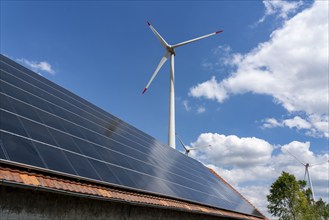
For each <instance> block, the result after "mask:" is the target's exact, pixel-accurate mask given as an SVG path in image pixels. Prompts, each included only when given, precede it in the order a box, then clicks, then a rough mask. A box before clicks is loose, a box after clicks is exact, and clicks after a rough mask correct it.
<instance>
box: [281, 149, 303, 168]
mask: <svg viewBox="0 0 329 220" xmlns="http://www.w3.org/2000/svg"><path fill="white" fill-rule="evenodd" d="M286 151H287V153H288V154H290V155H291V156H292V157H294V158H295V159H296V160H297V161H298V162H299V163H300V164H302V165H303V166H306V164H304V163H303V162H301V161H300V160H299V159H298V158H297V157H296V156H295V155H293V154H292V153H290V152H289V151H288V150H287V149H286Z"/></svg>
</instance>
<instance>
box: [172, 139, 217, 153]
mask: <svg viewBox="0 0 329 220" xmlns="http://www.w3.org/2000/svg"><path fill="white" fill-rule="evenodd" d="M176 137H177V138H178V140H179V142H180V143H181V145H182V146H183V148H184V150H185V154H186V155H188V154H189V153H190V151H191V150H198V149H201V148H207V147H211V145H210V144H209V145H208V146H202V147H191V148H187V147H186V145H185V144H184V143H183V141H182V139H180V138H179V136H178V135H177V134H176Z"/></svg>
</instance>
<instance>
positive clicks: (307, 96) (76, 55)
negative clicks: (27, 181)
mask: <svg viewBox="0 0 329 220" xmlns="http://www.w3.org/2000/svg"><path fill="white" fill-rule="evenodd" d="M328 7H329V6H328V2H326V1H323V2H316V3H315V4H314V3H313V2H312V1H303V2H301V1H294V2H286V1H273V2H268V1H263V2H262V1H217V2H215V1H202V2H201V1H200V2H198V1H189V2H185V1H178V2H174V1H168V2H166V1H161V2H148V1H127V2H125V1H124V2H121V1H114V2H111V1H70V2H64V1H45V2H41V1H26V2H25V1H1V42H0V43H1V45H0V46H1V53H2V54H4V55H6V56H8V57H10V58H12V59H14V60H16V61H17V62H20V63H21V64H23V65H25V66H27V67H28V68H31V69H33V70H35V71H36V72H38V73H40V74H41V75H42V76H44V77H46V78H48V79H49V80H51V81H53V82H55V83H57V84H59V85H61V86H63V87H64V88H66V89H68V90H70V91H72V92H74V93H76V94H77V95H79V96H81V97H83V98H85V99H86V100H88V101H90V102H92V103H94V104H96V105H97V106H99V107H101V108H103V109H105V110H106V111H108V112H110V113H112V114H114V115H115V116H117V117H119V118H121V119H123V120H125V121H126V122H128V123H130V124H132V125H133V126H135V127H137V128H139V129H140V130H143V131H145V132H146V133H148V134H150V135H152V136H154V137H155V138H157V139H159V140H160V141H162V142H163V143H166V142H167V125H168V94H169V62H168V63H166V64H165V65H164V67H163V68H162V69H161V70H160V72H159V74H158V76H157V78H156V79H155V80H154V81H153V82H152V84H151V86H150V87H149V90H148V91H147V93H145V94H144V95H142V94H141V93H142V91H143V88H144V87H145V85H146V83H147V82H148V80H149V78H150V77H151V75H152V73H153V71H154V70H155V68H156V66H157V64H158V62H159V61H160V59H161V57H162V56H163V54H164V50H163V48H162V46H161V44H160V43H159V42H158V40H157V38H156V37H155V36H154V35H153V33H152V32H151V30H150V29H149V27H148V26H147V23H146V21H150V22H151V24H152V25H153V27H154V28H155V29H156V30H157V31H158V32H159V33H160V34H161V35H162V36H163V37H164V38H165V40H166V41H167V42H168V43H169V44H175V43H179V42H182V41H185V40H188V39H191V38H194V37H198V36H201V35H205V34H208V33H211V32H214V31H217V30H224V32H223V33H221V34H219V35H215V36H212V37H210V38H207V39H204V40H201V41H198V42H195V43H193V44H189V45H185V46H183V47H180V48H177V49H176V53H177V55H176V57H175V77H176V79H175V80H176V81H175V92H176V94H175V96H176V131H177V133H178V134H180V137H181V138H182V139H183V140H184V142H185V143H186V144H187V145H189V146H198V145H203V144H212V146H213V148H212V149H205V150H202V151H199V152H192V154H191V156H193V157H195V158H196V159H198V160H200V161H202V162H203V163H204V164H206V165H208V166H210V167H212V168H214V169H215V170H216V171H217V172H219V174H220V175H222V176H223V177H225V178H226V179H227V180H228V181H229V182H230V183H232V184H233V185H234V186H235V187H237V188H238V190H240V191H241V192H242V194H244V195H245V196H246V197H247V198H248V199H250V200H251V201H252V202H253V203H254V204H255V205H256V206H258V207H260V209H261V210H262V211H264V212H266V211H265V209H266V208H265V207H266V201H265V200H266V198H265V195H266V193H267V190H268V188H269V186H270V184H271V182H272V181H273V180H274V179H275V178H276V177H277V176H278V175H279V174H280V173H281V171H282V170H286V171H290V172H291V173H294V174H295V175H296V176H297V177H298V178H300V179H302V178H303V167H300V166H299V165H298V163H296V161H294V159H292V158H291V157H290V156H289V155H288V154H287V153H286V151H285V150H289V151H290V152H293V153H294V154H298V155H300V160H302V161H305V162H310V163H315V162H322V161H326V160H328V31H327V30H328ZM177 148H178V150H182V148H181V146H180V145H179V143H178V142H177ZM311 171H313V170H311ZM312 174H313V175H314V176H313V177H312V179H313V180H314V183H313V184H314V188H315V193H316V197H317V198H319V197H323V198H324V199H326V198H325V197H327V199H328V188H329V186H328V180H329V177H328V163H327V164H323V165H321V166H317V167H314V171H313V173H312ZM259 191H262V192H264V193H258V192H259ZM327 201H328V200H327Z"/></svg>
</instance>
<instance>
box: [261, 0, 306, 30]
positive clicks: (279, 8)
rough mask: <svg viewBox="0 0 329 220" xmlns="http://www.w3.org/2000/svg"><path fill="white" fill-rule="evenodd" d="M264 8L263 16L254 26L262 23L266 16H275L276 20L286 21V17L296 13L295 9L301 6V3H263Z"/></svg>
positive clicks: (266, 1) (266, 0)
mask: <svg viewBox="0 0 329 220" xmlns="http://www.w3.org/2000/svg"><path fill="white" fill-rule="evenodd" d="M263 4H264V6H265V14H264V16H263V17H262V18H261V19H259V20H258V22H257V23H256V24H259V23H262V22H264V21H265V19H266V18H267V17H268V16H271V15H276V16H277V17H278V18H282V19H287V18H288V15H290V14H291V13H294V12H296V11H297V9H298V8H299V7H300V6H301V5H302V4H303V2H302V1H298V2H297V1H282V0H277V1H271V0H265V1H263Z"/></svg>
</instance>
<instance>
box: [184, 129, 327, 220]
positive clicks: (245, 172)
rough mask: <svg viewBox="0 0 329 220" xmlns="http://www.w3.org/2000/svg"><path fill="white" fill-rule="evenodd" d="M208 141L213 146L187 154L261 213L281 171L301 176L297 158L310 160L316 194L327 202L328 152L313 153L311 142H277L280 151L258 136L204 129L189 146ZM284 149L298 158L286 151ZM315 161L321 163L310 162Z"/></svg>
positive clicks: (301, 171) (303, 161)
mask: <svg viewBox="0 0 329 220" xmlns="http://www.w3.org/2000/svg"><path fill="white" fill-rule="evenodd" d="M209 144H211V145H212V147H210V148H205V149H200V150H198V151H197V152H196V151H194V152H193V154H190V156H191V157H194V158H196V159H197V160H200V161H201V162H203V163H204V164H205V165H206V166H208V167H209V168H211V169H213V170H215V171H216V172H217V173H218V174H219V175H220V176H222V177H223V178H224V179H225V180H226V181H227V182H229V183H230V184H232V185H233V186H234V187H235V188H236V189H237V190H238V191H239V192H240V193H241V194H242V195H243V196H245V197H246V198H247V199H248V200H249V201H251V202H252V203H253V204H254V205H256V207H257V208H259V209H260V210H261V211H262V212H263V213H264V214H267V215H268V213H267V209H266V206H267V200H266V195H267V194H268V192H269V188H270V185H271V184H272V183H273V182H274V181H275V180H276V179H277V178H278V176H279V175H280V174H281V173H282V171H286V172H289V173H291V174H293V175H295V176H296V178H297V179H300V180H302V179H304V172H305V168H304V166H303V165H301V164H300V162H302V163H309V164H311V167H310V174H311V178H312V183H313V187H314V192H315V198H316V199H319V198H320V197H321V198H323V199H324V200H325V201H327V202H329V201H328V199H329V198H328V195H329V191H328V190H329V189H328V181H329V173H328V170H329V167H328V162H327V161H328V159H329V155H328V153H324V154H315V153H314V152H313V151H312V150H311V143H310V142H299V141H292V142H290V143H288V144H285V145H282V146H280V151H279V152H274V149H275V148H277V147H276V146H274V145H272V144H270V143H268V142H267V141H265V140H262V139H259V138H255V137H245V138H241V137H237V136H234V135H231V136H225V135H221V134H216V133H203V134H200V135H199V137H198V139H197V140H196V141H195V142H193V143H191V146H192V147H197V146H201V145H202V146H205V145H209ZM287 150H288V151H289V152H290V153H291V154H293V155H295V156H296V157H297V158H298V160H299V161H300V162H298V161H297V160H296V159H295V158H294V157H292V156H291V155H290V154H289V153H287ZM191 153H192V152H191ZM317 163H321V164H319V165H314V166H312V164H317Z"/></svg>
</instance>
